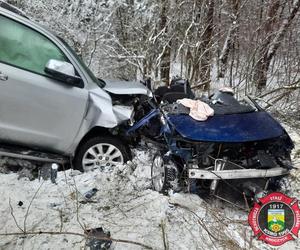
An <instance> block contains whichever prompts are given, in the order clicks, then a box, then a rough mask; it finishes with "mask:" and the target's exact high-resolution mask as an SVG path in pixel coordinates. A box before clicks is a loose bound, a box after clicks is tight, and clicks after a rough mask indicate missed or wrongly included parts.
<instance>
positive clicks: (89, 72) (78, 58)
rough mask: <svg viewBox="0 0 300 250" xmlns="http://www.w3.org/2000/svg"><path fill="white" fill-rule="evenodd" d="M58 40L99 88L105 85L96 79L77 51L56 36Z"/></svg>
mask: <svg viewBox="0 0 300 250" xmlns="http://www.w3.org/2000/svg"><path fill="white" fill-rule="evenodd" d="M57 37H58V39H59V40H60V41H62V42H63V44H64V45H65V46H66V47H67V49H68V50H69V51H70V52H71V53H72V55H73V56H74V57H75V58H76V60H77V61H78V62H79V64H80V66H81V67H83V68H84V70H85V71H86V72H87V73H88V75H89V77H90V78H91V79H92V80H93V81H94V82H95V83H97V85H98V86H99V87H100V88H104V87H105V82H104V81H103V80H101V79H98V78H97V77H96V76H95V75H94V73H93V72H92V71H91V70H90V69H89V68H88V66H87V65H86V64H85V63H84V62H83V61H82V59H81V58H80V57H79V56H78V55H77V53H76V52H75V51H74V49H72V48H71V46H70V45H69V44H68V43H67V42H66V41H65V40H64V39H62V38H61V37H59V36H57Z"/></svg>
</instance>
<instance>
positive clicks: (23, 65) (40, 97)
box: [0, 15, 88, 152]
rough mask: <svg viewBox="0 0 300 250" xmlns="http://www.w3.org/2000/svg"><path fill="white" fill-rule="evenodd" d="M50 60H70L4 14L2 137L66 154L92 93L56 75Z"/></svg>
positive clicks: (0, 40)
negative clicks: (48, 69) (47, 69)
mask: <svg viewBox="0 0 300 250" xmlns="http://www.w3.org/2000/svg"><path fill="white" fill-rule="evenodd" d="M49 59H56V60H60V61H67V62H70V61H69V59H68V58H67V56H66V55H65V53H63V52H62V50H61V49H60V48H59V47H58V46H57V45H56V44H54V43H53V42H52V41H51V40H50V39H49V38H47V37H46V36H44V35H42V34H41V33H39V32H38V31H36V30H34V29H32V28H30V27H28V26H26V25H24V24H22V23H20V22H17V21H15V20H12V19H10V18H8V17H5V16H3V15H0V140H1V141H5V142H9V143H14V144H20V145H26V146H30V147H37V148H42V149H47V150H50V151H55V152H65V151H66V150H67V149H68V148H69V147H70V146H71V144H72V142H73V140H74V137H75V136H76V134H77V133H78V130H79V128H80V125H81V122H82V120H83V117H84V114H85V110H86V106H87V101H88V92H87V90H85V89H84V88H78V87H74V86H71V85H69V84H66V83H64V82H61V81H57V80H55V79H53V78H52V77H51V76H50V75H47V74H46V73H45V71H44V69H45V65H46V64H47V62H48V60H49Z"/></svg>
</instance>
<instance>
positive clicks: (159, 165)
mask: <svg viewBox="0 0 300 250" xmlns="http://www.w3.org/2000/svg"><path fill="white" fill-rule="evenodd" d="M151 179H152V185H153V188H154V190H155V191H158V192H160V191H161V190H162V189H163V186H164V182H165V165H164V160H163V158H162V157H161V156H156V157H155V158H154V160H153V164H152V171H151Z"/></svg>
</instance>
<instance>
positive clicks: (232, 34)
mask: <svg viewBox="0 0 300 250" xmlns="http://www.w3.org/2000/svg"><path fill="white" fill-rule="evenodd" d="M230 2H231V5H232V13H231V22H232V24H231V26H230V28H229V30H228V33H227V37H226V40H225V42H224V46H223V49H222V52H221V55H220V57H219V63H220V71H219V77H224V75H225V71H226V68H227V63H228V57H229V54H230V52H231V51H232V50H233V49H234V47H235V41H236V33H237V29H238V15H239V8H240V0H231V1H230Z"/></svg>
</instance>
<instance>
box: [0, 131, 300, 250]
mask: <svg viewBox="0 0 300 250" xmlns="http://www.w3.org/2000/svg"><path fill="white" fill-rule="evenodd" d="M289 132H290V134H291V136H292V138H293V139H294V140H295V141H296V149H295V150H294V156H295V157H294V163H295V165H296V167H297V166H298V167H300V136H299V134H297V133H296V132H295V131H293V130H291V129H289ZM135 154H136V156H135V158H134V160H133V163H132V164H127V165H125V166H119V167H118V168H116V169H115V170H114V171H113V172H111V173H105V174H103V173H99V172H97V171H94V172H90V173H80V172H77V171H71V170H68V171H66V172H59V174H58V178H57V185H55V184H52V183H51V181H41V180H37V179H36V180H34V181H29V180H27V179H26V178H22V179H18V175H17V174H14V173H12V174H0V197H1V200H2V202H1V203H0V234H5V233H20V232H21V229H22V230H24V227H25V228H26V230H27V232H30V231H34V232H39V231H42V232H56V233H58V234H57V235H49V234H36V235H28V236H26V237H23V236H20V235H19V236H7V235H5V236H3V235H1V236H0V249H39V250H40V249H84V248H85V247H86V246H85V244H86V240H85V238H83V237H82V236H80V235H77V236H76V235H73V234H65V233H66V232H67V233H75V234H83V233H84V229H89V228H98V227H103V228H104V229H105V230H107V231H110V233H111V237H112V238H113V239H120V240H128V241H132V242H137V243H142V244H144V245H146V246H149V247H151V248H153V249H172V250H173V249H189V250H190V249H271V247H269V246H268V245H266V244H264V243H261V242H259V241H257V240H256V239H254V238H253V233H252V231H251V229H250V227H249V226H248V222H247V216H248V214H247V213H246V212H244V211H241V210H238V209H237V208H233V207H231V206H230V205H228V204H224V203H220V202H218V201H212V202H211V203H209V204H208V203H207V202H206V201H204V200H202V199H201V198H199V197H198V196H197V195H192V194H183V193H177V194H170V195H169V196H164V195H162V194H159V193H157V192H155V191H152V190H151V189H150V179H149V177H150V164H151V160H150V159H151V153H147V152H146V151H138V150H136V151H135ZM288 183H289V185H290V187H287V189H288V190H287V194H289V195H292V196H294V197H298V198H300V195H299V194H300V170H295V171H293V173H292V176H291V177H289V179H288ZM93 188H97V189H98V192H97V193H96V194H95V196H93V197H92V198H91V199H90V200H87V199H86V198H85V197H84V195H83V194H84V193H85V192H86V191H88V190H91V189H93ZM20 201H21V202H22V203H23V204H22V205H21V203H20ZM20 205H21V206H20ZM17 224H18V225H17ZM18 227H19V228H18ZM60 232H61V234H59V233H60ZM144 248H145V247H142V246H139V245H135V244H133V243H126V244H125V243H120V242H116V241H115V242H113V244H112V246H111V249H144ZM280 249H289V250H290V249H300V240H299V239H297V240H295V241H293V242H288V243H286V244H285V245H283V246H282V247H280Z"/></svg>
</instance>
